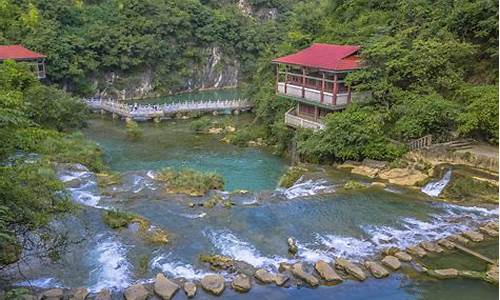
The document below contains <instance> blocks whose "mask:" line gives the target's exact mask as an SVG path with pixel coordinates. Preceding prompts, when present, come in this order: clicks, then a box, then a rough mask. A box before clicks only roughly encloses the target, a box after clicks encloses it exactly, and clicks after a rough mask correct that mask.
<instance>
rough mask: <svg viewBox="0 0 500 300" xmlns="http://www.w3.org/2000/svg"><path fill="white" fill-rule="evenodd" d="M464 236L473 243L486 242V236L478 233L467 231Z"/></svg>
mask: <svg viewBox="0 0 500 300" xmlns="http://www.w3.org/2000/svg"><path fill="white" fill-rule="evenodd" d="M462 235H463V236H464V237H466V238H468V239H469V240H471V241H473V242H476V243H477V242H482V241H483V240H484V235H483V234H482V233H479V232H477V231H466V232H464V233H462Z"/></svg>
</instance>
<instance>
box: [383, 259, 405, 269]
mask: <svg viewBox="0 0 500 300" xmlns="http://www.w3.org/2000/svg"><path fill="white" fill-rule="evenodd" d="M382 264H383V265H384V266H386V267H388V268H389V269H391V270H392V271H396V270H398V269H399V268H401V262H400V261H399V259H398V258H397V257H395V256H392V255H387V256H386V257H384V258H383V259H382Z"/></svg>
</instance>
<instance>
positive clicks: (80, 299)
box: [69, 288, 89, 300]
mask: <svg viewBox="0 0 500 300" xmlns="http://www.w3.org/2000/svg"><path fill="white" fill-rule="evenodd" d="M88 295H89V290H88V289H86V288H77V289H75V290H73V292H72V294H71V296H70V297H69V300H85V298H87V296H88Z"/></svg>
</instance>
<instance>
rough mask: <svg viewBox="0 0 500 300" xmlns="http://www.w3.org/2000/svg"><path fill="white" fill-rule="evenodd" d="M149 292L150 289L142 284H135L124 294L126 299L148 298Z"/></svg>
mask: <svg viewBox="0 0 500 300" xmlns="http://www.w3.org/2000/svg"><path fill="white" fill-rule="evenodd" d="M148 294H149V293H148V291H147V290H146V288H145V287H144V286H143V285H142V284H134V285H132V286H129V287H128V288H127V289H126V290H125V292H124V293H123V296H124V297H125V299H126V300H146V299H147V298H148Z"/></svg>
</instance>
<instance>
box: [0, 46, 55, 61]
mask: <svg viewBox="0 0 500 300" xmlns="http://www.w3.org/2000/svg"><path fill="white" fill-rule="evenodd" d="M45 57H47V56H45V55H43V54H41V53H37V52H33V51H31V50H28V49H26V48H24V47H23V46H21V45H9V46H2V45H0V60H6V59H13V60H23V59H38V58H45Z"/></svg>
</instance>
